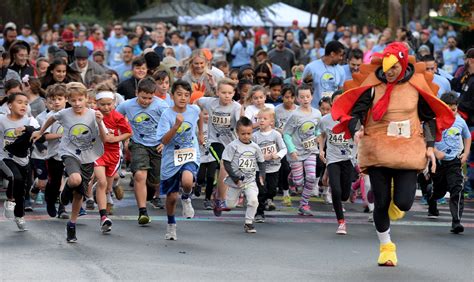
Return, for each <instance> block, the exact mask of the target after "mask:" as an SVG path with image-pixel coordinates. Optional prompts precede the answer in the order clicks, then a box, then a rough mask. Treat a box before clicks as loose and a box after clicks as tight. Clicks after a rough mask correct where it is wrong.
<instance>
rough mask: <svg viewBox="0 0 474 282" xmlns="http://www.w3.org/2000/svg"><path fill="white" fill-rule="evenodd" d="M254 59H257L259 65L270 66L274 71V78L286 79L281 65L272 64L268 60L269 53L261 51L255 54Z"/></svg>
mask: <svg viewBox="0 0 474 282" xmlns="http://www.w3.org/2000/svg"><path fill="white" fill-rule="evenodd" d="M254 59H255V61H256V63H257V64H263V63H267V64H270V66H271V69H272V76H274V77H275V76H277V77H281V78H283V77H284V76H283V69H282V68H281V67H280V66H279V65H277V64H274V63H272V62H271V61H270V60H269V59H268V54H267V52H265V51H264V50H260V51H258V52H257V53H255V57H254Z"/></svg>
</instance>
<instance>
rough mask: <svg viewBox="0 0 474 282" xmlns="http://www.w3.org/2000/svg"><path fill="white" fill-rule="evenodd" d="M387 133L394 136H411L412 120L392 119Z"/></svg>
mask: <svg viewBox="0 0 474 282" xmlns="http://www.w3.org/2000/svg"><path fill="white" fill-rule="evenodd" d="M387 135H388V136H393V137H403V138H410V136H411V130H410V121H409V120H404V121H392V122H390V123H389V124H388V128H387Z"/></svg>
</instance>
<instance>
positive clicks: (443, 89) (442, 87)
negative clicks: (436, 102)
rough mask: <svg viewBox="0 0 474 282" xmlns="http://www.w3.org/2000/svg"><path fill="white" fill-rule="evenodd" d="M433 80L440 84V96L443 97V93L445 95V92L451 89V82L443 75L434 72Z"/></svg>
mask: <svg viewBox="0 0 474 282" xmlns="http://www.w3.org/2000/svg"><path fill="white" fill-rule="evenodd" d="M433 82H434V83H435V84H436V85H438V86H439V90H438V97H439V98H441V95H443V94H444V93H446V92H449V91H451V84H450V83H449V81H448V80H447V79H446V78H444V77H442V76H441V75H439V74H434V76H433Z"/></svg>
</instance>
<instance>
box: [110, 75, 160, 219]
mask: <svg viewBox="0 0 474 282" xmlns="http://www.w3.org/2000/svg"><path fill="white" fill-rule="evenodd" d="M155 90H156V84H155V80H154V79H153V78H151V77H146V78H143V79H142V80H140V82H139V83H138V90H137V97H136V98H133V99H130V100H127V101H125V102H124V103H122V104H120V105H119V106H118V107H117V112H119V113H121V114H122V115H124V116H125V117H127V119H128V121H129V122H130V125H131V127H132V130H133V134H132V138H131V140H130V143H129V145H128V149H129V150H130V153H131V158H132V159H131V169H132V173H133V179H134V188H135V197H136V200H137V206H138V224H140V225H146V224H148V223H150V222H151V219H150V217H149V216H148V212H147V209H146V200H147V184H148V185H150V186H153V187H154V188H155V190H156V189H157V188H158V187H159V185H160V166H161V157H160V156H159V151H160V152H161V147H162V145H160V141H159V140H158V139H157V133H158V132H157V129H158V122H159V121H160V117H161V114H162V113H163V111H164V110H166V109H167V108H168V104H166V102H165V101H163V100H161V99H159V98H157V97H155Z"/></svg>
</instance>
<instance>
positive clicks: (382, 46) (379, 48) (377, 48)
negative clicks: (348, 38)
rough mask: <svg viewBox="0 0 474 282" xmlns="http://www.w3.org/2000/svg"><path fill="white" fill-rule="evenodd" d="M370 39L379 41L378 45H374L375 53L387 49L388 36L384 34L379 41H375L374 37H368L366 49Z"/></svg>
mask: <svg viewBox="0 0 474 282" xmlns="http://www.w3.org/2000/svg"><path fill="white" fill-rule="evenodd" d="M369 41H372V42H377V44H376V45H374V47H373V49H372V51H373V52H374V53H382V52H383V49H385V47H386V46H387V41H388V38H387V37H386V36H384V35H382V36H380V38H379V40H378V41H375V40H374V39H372V38H369V39H366V40H365V42H366V43H365V46H366V47H365V49H366V50H367V48H368V47H367V46H368V45H369Z"/></svg>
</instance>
